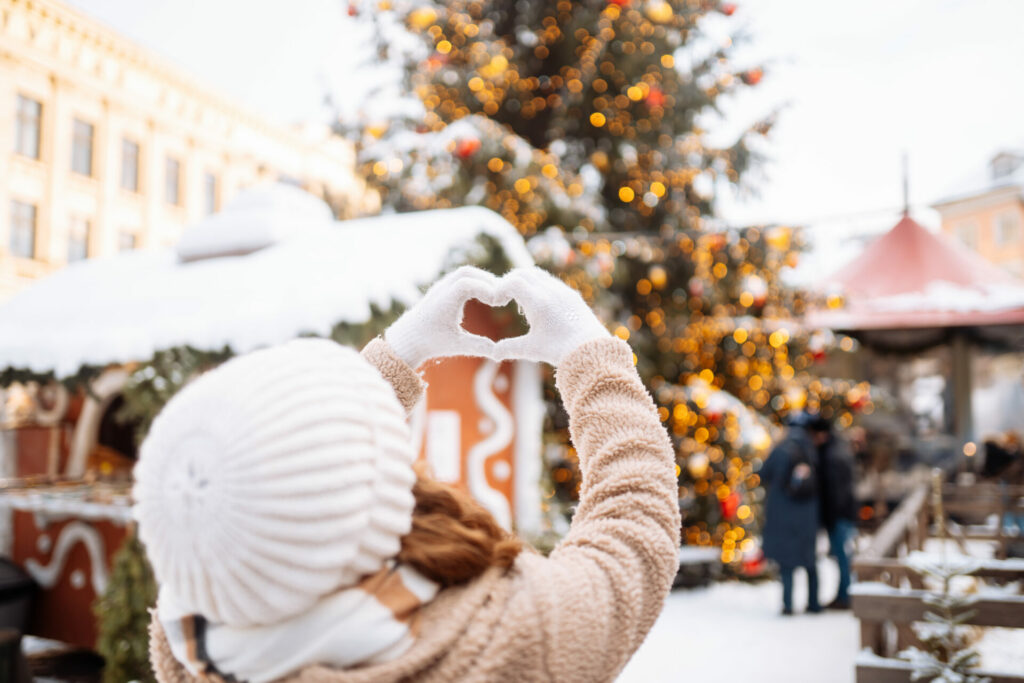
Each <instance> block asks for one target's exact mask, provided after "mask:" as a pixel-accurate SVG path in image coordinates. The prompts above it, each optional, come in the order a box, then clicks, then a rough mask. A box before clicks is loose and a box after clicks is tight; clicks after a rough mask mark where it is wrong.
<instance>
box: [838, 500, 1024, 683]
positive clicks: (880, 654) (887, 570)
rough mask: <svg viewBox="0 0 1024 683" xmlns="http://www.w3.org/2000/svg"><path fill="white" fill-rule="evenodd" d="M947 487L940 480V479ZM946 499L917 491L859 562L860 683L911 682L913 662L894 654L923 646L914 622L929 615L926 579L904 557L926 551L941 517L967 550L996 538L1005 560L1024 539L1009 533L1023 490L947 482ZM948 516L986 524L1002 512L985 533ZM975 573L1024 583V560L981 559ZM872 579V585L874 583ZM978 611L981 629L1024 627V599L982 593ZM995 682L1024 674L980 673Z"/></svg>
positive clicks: (1019, 682) (1016, 680)
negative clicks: (1009, 517) (1009, 520)
mask: <svg viewBox="0 0 1024 683" xmlns="http://www.w3.org/2000/svg"><path fill="white" fill-rule="evenodd" d="M940 485H941V484H940ZM941 491H942V496H941V499H940V498H938V497H935V496H934V495H933V494H934V493H935V492H936V489H935V488H933V487H932V486H928V485H927V484H922V485H920V486H918V487H917V488H915V489H914V490H913V491H912V492H911V493H910V494H909V495H908V496H907V497H906V498H905V499H904V500H903V502H902V503H900V505H899V506H898V507H897V508H896V509H895V510H894V511H893V513H892V514H891V515H890V516H889V518H888V519H887V520H886V521H885V523H884V524H883V525H882V526H881V527H880V528H879V530H878V532H877V533H876V534H875V537H874V539H873V540H872V542H871V544H870V545H869V547H868V548H867V549H866V550H865V551H863V552H862V553H861V554H860V555H859V556H858V558H857V560H856V561H855V562H854V567H853V569H854V572H855V573H856V575H857V579H858V583H859V585H858V586H855V588H854V590H853V595H852V607H853V614H854V616H855V617H857V619H859V620H860V634H861V647H862V648H864V649H863V651H862V653H861V656H860V657H858V661H857V683H909V681H910V680H911V673H912V669H911V666H910V664H909V663H908V662H906V661H903V660H899V659H895V658H894V657H895V656H896V655H897V653H898V652H899V651H901V650H903V649H904V648H907V647H911V646H916V647H922V644H921V642H920V640H919V639H918V638H917V635H916V634H915V632H914V630H913V628H912V624H913V623H914V622H917V621H922V620H923V619H924V614H925V612H926V611H927V610H928V609H929V608H928V606H927V605H926V604H925V602H924V598H925V597H926V595H927V592H926V591H925V590H923V589H924V582H923V580H922V578H921V577H920V576H919V575H918V574H917V573H916V572H915V571H914V570H912V569H911V568H909V567H907V566H906V565H905V564H903V562H902V561H901V560H900V559H899V558H900V557H902V556H904V555H905V554H907V553H909V552H910V551H913V550H921V549H923V546H924V542H925V540H926V539H927V538H928V536H929V532H930V529H931V528H932V524H933V522H934V524H935V528H936V529H938V530H940V531H941V532H942V533H943V534H944V535H945V536H946V537H948V538H950V539H951V540H953V541H954V542H957V543H958V544H959V545H960V546H961V547H965V543H966V541H967V540H987V541H995V542H996V543H997V546H996V554H997V558H998V557H1005V556H1006V551H1007V547H1008V545H1009V543H1010V542H1012V541H1013V540H1014V539H1016V538H1019V536H1010V535H1007V534H1006V533H1005V532H1004V523H1005V521H1006V515H1008V514H1015V515H1020V514H1024V505H1022V503H1021V497H1022V496H1024V487H1007V486H993V485H979V486H974V487H948V486H942V488H941ZM948 514H953V515H956V516H959V517H961V518H962V519H965V520H970V519H971V516H972V515H974V516H975V518H976V519H977V520H980V521H985V520H986V519H987V518H988V517H990V516H991V515H993V514H996V515H998V523H997V525H996V527H995V529H992V528H991V526H989V527H988V528H987V530H986V531H984V532H978V531H977V530H975V529H972V527H970V526H966V525H965V526H963V527H958V526H957V525H955V524H952V523H950V521H949V520H948V519H947V515H948ZM972 576H973V577H975V578H977V579H980V580H982V581H983V582H984V583H987V584H1007V583H1011V582H1014V581H1021V582H1024V563H1022V562H1020V561H1009V562H1007V561H1000V560H999V559H995V560H987V561H982V565H981V567H980V568H979V569H978V570H977V571H975V572H973V573H972ZM869 582H870V583H869ZM971 609H972V610H973V611H974V614H973V615H972V616H971V618H970V619H969V620H968V621H967V622H966V623H968V624H972V625H975V626H993V627H994V626H998V627H1004V628H1024V596H1021V595H999V596H998V597H996V596H991V597H989V596H983V597H982V598H981V599H979V600H978V601H976V602H975V603H974V604H972V606H971ZM977 673H978V674H979V675H983V676H988V677H990V678H991V681H992V683H1024V672H1021V674H1020V675H1017V674H1009V673H993V672H985V671H979V672H977Z"/></svg>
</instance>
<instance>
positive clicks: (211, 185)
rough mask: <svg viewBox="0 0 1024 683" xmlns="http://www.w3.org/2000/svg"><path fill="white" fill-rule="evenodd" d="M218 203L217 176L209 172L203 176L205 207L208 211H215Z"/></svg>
mask: <svg viewBox="0 0 1024 683" xmlns="http://www.w3.org/2000/svg"><path fill="white" fill-rule="evenodd" d="M217 205H218V202H217V176H215V175H213V174H212V173H207V174H206V175H204V176H203V208H204V209H206V213H215V212H216V211H217V208H218V206H217Z"/></svg>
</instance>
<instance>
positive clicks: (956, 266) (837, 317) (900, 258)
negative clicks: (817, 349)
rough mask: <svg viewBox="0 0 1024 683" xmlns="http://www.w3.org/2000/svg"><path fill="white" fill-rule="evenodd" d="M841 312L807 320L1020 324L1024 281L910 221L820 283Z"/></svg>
mask: <svg viewBox="0 0 1024 683" xmlns="http://www.w3.org/2000/svg"><path fill="white" fill-rule="evenodd" d="M822 284H823V285H824V286H825V287H826V289H828V290H831V291H837V292H839V293H841V294H842V296H843V299H844V306H843V307H842V308H840V309H835V310H827V311H816V312H815V313H814V314H812V315H811V316H810V320H809V322H810V323H811V324H812V325H815V326H823V327H830V328H833V329H843V330H868V329H919V328H933V327H960V326H978V325H1001V324H1011V323H1021V322H1024V282H1022V281H1020V280H1018V279H1017V278H1015V277H1013V276H1012V275H1010V274H1009V273H1007V272H1006V271H1004V270H1002V269H1000V268H999V267H997V266H995V265H994V264H992V263H989V262H988V261H985V260H984V259H982V258H981V257H980V256H978V255H977V254H975V253H974V252H972V251H971V250H969V249H967V248H966V247H964V246H962V245H958V244H955V243H953V242H952V241H950V239H949V238H947V237H946V236H944V235H938V234H935V233H932V232H929V231H928V230H926V229H925V228H923V227H921V225H920V224H918V223H917V222H916V221H914V220H913V219H912V218H910V217H909V216H904V217H903V219H902V220H900V221H899V223H897V224H896V225H895V227H893V229H892V230H890V231H889V232H887V233H886V234H884V235H882V236H881V237H879V238H878V239H877V240H875V242H873V243H872V244H871V245H870V246H869V247H868V248H867V249H865V250H864V252H863V253H862V254H861V255H860V256H859V257H857V258H856V259H854V260H853V261H852V262H850V263H849V264H847V265H846V266H844V267H843V268H841V269H840V270H839V271H837V272H836V273H834V274H833V275H832V276H830V277H828V278H826V279H825V281H824V282H823V283H822Z"/></svg>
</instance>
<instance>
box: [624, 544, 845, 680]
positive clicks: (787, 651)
mask: <svg viewBox="0 0 1024 683" xmlns="http://www.w3.org/2000/svg"><path fill="white" fill-rule="evenodd" d="M818 577H819V582H820V584H821V589H820V594H821V599H822V601H823V602H828V601H829V600H831V598H832V596H834V595H835V591H836V587H837V586H838V584H839V573H838V571H837V569H836V565H835V562H832V561H825V560H822V561H821V562H819V563H818ZM806 596H807V581H806V576H805V575H804V573H803V572H800V571H798V572H797V573H796V581H795V586H794V603H795V605H794V606H795V608H796V612H797V614H796V615H794V616H791V617H783V616H781V614H780V613H781V610H782V586H781V584H780V583H778V582H777V581H769V582H765V583H758V584H747V583H738V582H730V583H719V584H715V585H712V586H710V587H708V588H698V589H693V590H676V591H673V592H672V594H671V595H670V596H669V597H668V600H666V602H665V609H664V611H662V613H661V616H660V617H659V618H658V621H657V623H656V624H655V625H654V628H653V629H652V630H651V632H650V634H649V635H648V636H647V639H646V640H645V641H644V644H643V645H641V646H640V649H639V650H638V651H637V653H636V654H635V655H634V656H633V659H632V660H631V661H630V663H629V664H628V665H627V666H626V669H625V670H624V671H623V672H622V674H621V675H620V676H619V679H618V681H619V683H670V682H671V683H675V682H677V681H700V682H701V683H719V682H721V683H735V681H762V682H764V683H776V682H778V683H783V682H785V683H821V682H822V681H828V682H829V683H852V681H853V680H854V660H855V658H856V656H857V651H858V650H859V649H860V635H859V634H860V631H859V626H858V622H857V620H856V619H854V618H853V615H852V614H851V613H850V612H828V611H827V612H823V613H821V614H805V613H804V609H805V607H806V604H807V603H806V599H807V598H806Z"/></svg>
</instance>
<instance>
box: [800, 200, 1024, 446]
mask: <svg viewBox="0 0 1024 683" xmlns="http://www.w3.org/2000/svg"><path fill="white" fill-rule="evenodd" d="M821 286H822V288H823V290H825V292H826V293H827V294H828V295H829V296H828V304H827V305H822V306H821V307H819V308H817V309H815V310H813V311H811V312H810V314H809V315H808V316H807V323H808V324H809V325H810V326H812V327H820V328H829V329H832V330H834V331H836V332H840V333H844V334H848V335H850V336H852V337H854V338H856V339H857V340H858V341H859V342H860V343H861V345H862V347H863V348H864V349H865V354H863V355H862V357H861V360H862V361H867V360H868V359H869V358H873V359H875V360H878V359H882V358H886V359H889V360H890V361H891V362H890V365H892V366H900V365H904V366H905V365H907V364H909V363H911V362H912V361H913V360H914V359H915V358H919V357H920V356H921V354H923V353H926V352H929V351H931V350H935V349H942V350H943V351H944V353H946V355H947V357H948V358H949V364H948V366H949V367H948V368H947V369H946V377H945V380H944V384H945V386H946V387H948V389H947V394H948V396H949V398H950V401H949V403H950V405H949V406H948V412H949V417H950V418H951V419H949V420H947V429H949V432H950V433H949V434H948V439H947V441H948V446H947V447H948V449H949V450H950V451H951V452H953V453H966V455H968V456H971V455H973V454H974V450H973V449H974V448H975V446H972V445H968V444H972V443H973V442H974V441H976V439H977V437H978V436H979V435H978V434H976V430H975V427H974V420H973V411H972V361H973V358H974V355H975V353H976V349H978V348H995V349H998V350H1000V351H1022V350H1024V281H1020V280H1018V279H1017V278H1015V277H1014V276H1012V275H1010V274H1009V273H1008V272H1005V271H1003V270H1001V269H1000V268H998V267H997V266H995V265H993V264H991V263H988V262H986V261H984V260H983V259H982V258H981V257H980V256H978V255H976V254H974V253H973V252H971V251H970V249H968V248H967V247H965V246H963V245H958V244H954V243H953V242H951V241H949V240H948V238H946V237H944V236H942V235H938V234H935V233H932V232H929V231H928V230H926V229H925V228H923V227H922V226H921V225H920V224H918V223H917V222H916V221H914V220H913V219H912V218H911V217H910V216H909V215H904V216H903V218H902V219H901V220H900V221H899V222H898V223H897V224H896V225H895V226H894V227H893V228H892V229H891V230H890V231H889V232H887V233H885V234H884V235H883V236H881V237H879V238H878V239H877V240H875V241H874V242H873V243H872V244H870V245H869V246H868V248H867V249H865V250H864V252H863V253H862V254H861V255H860V256H858V257H857V258H856V259H854V260H853V261H852V262H850V263H849V264H848V265H846V266H845V267H843V268H842V269H840V270H839V271H838V272H836V273H834V274H833V275H832V276H830V277H828V278H826V279H825V280H824V281H823V282H822V283H821ZM869 366H870V363H868V362H862V363H861V366H860V367H859V368H855V369H853V373H852V374H859V375H861V376H862V378H863V379H868V380H878V379H881V380H887V381H891V380H892V378H891V377H884V376H879V375H884V374H885V373H884V372H879V371H876V372H875V373H874V374H875V375H876V376H874V377H872V376H870V375H871V369H870V367H869ZM864 375H869V376H864ZM936 400H937V401H941V400H943V398H942V397H937V399H936ZM980 436H984V435H980ZM965 447H966V451H965V450H964V448H965Z"/></svg>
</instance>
